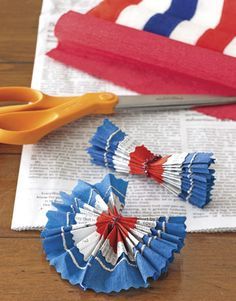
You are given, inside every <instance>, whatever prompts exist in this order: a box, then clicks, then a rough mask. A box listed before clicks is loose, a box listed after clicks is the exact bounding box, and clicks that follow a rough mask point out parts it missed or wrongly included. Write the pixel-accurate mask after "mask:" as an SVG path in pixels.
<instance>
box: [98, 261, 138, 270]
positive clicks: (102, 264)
mask: <svg viewBox="0 0 236 301" xmlns="http://www.w3.org/2000/svg"><path fill="white" fill-rule="evenodd" d="M95 259H96V260H97V262H98V263H99V264H100V265H101V267H102V268H103V269H104V270H106V271H108V272H113V271H114V270H115V269H116V268H117V267H118V265H119V264H120V263H121V262H122V261H127V263H128V264H129V265H130V266H132V267H137V265H136V264H132V263H130V262H129V261H128V259H127V258H125V257H123V258H122V259H121V260H120V261H119V262H118V263H117V265H115V266H114V268H108V267H106V266H105V265H104V263H103V262H102V261H101V259H100V258H99V257H95Z"/></svg>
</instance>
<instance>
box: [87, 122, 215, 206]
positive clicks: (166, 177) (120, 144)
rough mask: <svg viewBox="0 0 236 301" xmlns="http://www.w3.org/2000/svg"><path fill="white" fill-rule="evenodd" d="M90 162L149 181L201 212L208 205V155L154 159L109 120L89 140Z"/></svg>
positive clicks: (211, 178) (210, 175)
mask: <svg viewBox="0 0 236 301" xmlns="http://www.w3.org/2000/svg"><path fill="white" fill-rule="evenodd" d="M90 143H91V147H90V148H88V153H89V155H90V156H91V159H92V162H93V163H95V164H97V165H100V166H105V167H108V168H111V169H112V170H115V171H117V172H121V173H126V174H128V173H130V174H139V175H145V176H148V177H151V178H152V179H153V180H154V181H156V182H157V183H159V184H161V185H162V186H164V187H165V188H166V189H168V190H169V191H170V192H171V193H173V194H175V195H177V196H178V197H179V198H180V199H182V200H184V201H187V202H189V203H191V204H192V205H194V206H197V207H199V208H203V207H204V206H205V205H207V204H208V203H209V202H210V201H211V196H212V189H213V186H214V181H215V177H214V172H215V171H214V169H213V168H212V164H213V163H214V161H215V159H214V158H213V154H212V153H204V152H194V153H187V152H185V153H179V154H171V155H164V156H162V155H159V154H158V155H155V154H153V153H152V152H151V151H150V150H149V149H148V148H146V147H145V146H144V145H141V144H140V143H138V142H137V141H135V140H134V139H133V138H132V137H130V136H129V135H127V134H126V133H125V132H123V131H122V130H121V129H120V128H119V127H118V126H116V125H115V124H113V123H112V122H111V121H110V120H108V119H105V120H104V122H103V124H102V125H101V126H99V127H98V128H97V131H96V133H95V134H94V136H93V137H92V139H91V140H90Z"/></svg>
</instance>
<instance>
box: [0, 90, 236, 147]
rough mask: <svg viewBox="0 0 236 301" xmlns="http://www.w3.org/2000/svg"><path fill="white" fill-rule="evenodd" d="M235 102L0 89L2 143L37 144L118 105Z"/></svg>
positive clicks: (232, 99)
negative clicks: (81, 120) (51, 94)
mask: <svg viewBox="0 0 236 301" xmlns="http://www.w3.org/2000/svg"><path fill="white" fill-rule="evenodd" d="M230 103H236V97H220V96H219V97H218V96H207V95H198V96H196V95H195V96H194V95H131V96H130V95H126V96H117V95H115V94H113V93H108V92H98V93H86V94H84V95H81V96H68V97H58V96H49V95H46V94H44V93H42V92H40V91H38V90H34V89H31V88H28V87H3V88H0V143H7V144H34V143H36V142H37V141H38V140H40V139H41V138H42V137H44V136H45V135H47V134H48V133H50V132H51V131H53V130H55V129H57V128H59V127H61V126H63V125H65V124H67V123H69V122H72V121H74V120H76V119H79V118H81V117H83V116H87V115H94V114H112V113H114V112H115V107H116V109H119V108H144V107H158V108H159V109H160V110H175V109H189V108H192V107H194V106H211V105H219V104H230Z"/></svg>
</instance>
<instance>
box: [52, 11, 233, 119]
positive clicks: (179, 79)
mask: <svg viewBox="0 0 236 301" xmlns="http://www.w3.org/2000/svg"><path fill="white" fill-rule="evenodd" d="M55 35H56V37H57V38H58V46H57V47H56V48H55V49H53V50H51V51H50V52H49V53H48V55H49V56H50V57H52V58H54V59H56V60H58V61H60V62H62V63H64V64H66V65H69V66H72V67H75V68H78V69H80V70H82V71H85V72H87V73H89V74H92V75H95V76H97V77H100V78H104V79H107V80H109V81H112V82H113V83H115V84H118V85H120V86H124V87H126V88H128V89H131V90H134V91H137V92H139V93H142V94H215V95H227V96H229V95H236V60H235V58H233V57H230V56H226V55H223V54H221V53H218V52H216V51H212V50H209V49H204V48H201V47H195V46H192V45H187V44H184V43H181V42H177V41H174V40H170V39H168V38H166V37H162V36H160V35H157V34H153V33H150V32H145V31H140V30H136V29H133V28H129V27H126V26H122V25H119V24H115V23H112V22H110V21H106V20H103V19H99V18H96V17H94V16H92V15H82V14H80V13H76V12H72V11H70V12H68V13H66V14H65V15H63V16H62V17H61V18H60V19H59V21H58V22H57V25H56V28H55ZM219 66H220V68H219ZM204 110H205V111H207V110H206V109H204ZM209 110H211V109H209ZM208 113H209V111H208ZM235 115H236V114H235ZM218 117H219V116H218ZM231 117H232V116H231ZM234 117H235V119H236V116H234ZM233 119H234V118H233Z"/></svg>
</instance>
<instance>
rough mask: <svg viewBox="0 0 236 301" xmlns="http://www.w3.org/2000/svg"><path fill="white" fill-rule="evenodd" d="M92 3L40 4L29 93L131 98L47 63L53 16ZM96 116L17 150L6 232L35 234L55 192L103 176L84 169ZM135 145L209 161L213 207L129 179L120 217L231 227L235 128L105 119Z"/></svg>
mask: <svg viewBox="0 0 236 301" xmlns="http://www.w3.org/2000/svg"><path fill="white" fill-rule="evenodd" d="M99 2H100V1H99V0H80V1H78V0H71V1H66V2H65V1H63V0H47V1H44V3H43V7H42V14H41V16H40V23H39V31H38V42H37V50H36V58H35V66H34V72H33V80H32V87H33V88H37V89H39V90H41V91H43V92H45V93H48V94H52V95H79V94H82V93H85V92H88V91H90V92H91V91H112V92H114V93H117V94H120V95H122V94H134V92H131V91H128V90H126V89H123V88H121V87H118V86H115V85H113V84H111V83H108V82H106V81H103V80H100V79H95V78H94V77H91V76H89V75H87V74H85V73H82V72H79V71H78V70H75V69H72V68H69V67H65V66H64V65H62V64H60V63H58V62H55V61H53V60H52V59H50V58H48V57H47V56H46V55H45V53H46V52H47V51H48V50H49V49H51V48H52V47H54V46H55V45H56V40H55V38H54V36H53V28H54V25H55V22H56V20H57V19H58V17H59V16H60V15H61V14H63V13H65V12H67V11H68V10H70V9H72V10H75V11H79V12H82V13H84V12H86V11H87V10H88V9H90V8H91V7H93V6H95V5H96V4H97V3H99ZM103 118H104V116H90V117H86V118H83V119H81V120H78V121H76V122H74V123H72V124H69V125H66V126H64V127H63V128H61V129H59V130H57V131H55V132H53V133H52V134H50V135H48V136H47V137H45V138H43V139H42V140H41V141H40V142H39V143H38V144H36V145H26V146H24V148H23V153H22V158H21V165H20V172H19V178H18V185H17V192H16V198H15V207H14V214H13V220H12V229H15V230H23V229H40V228H43V226H44V225H45V223H46V221H47V219H46V212H47V210H48V209H49V208H50V204H51V201H52V200H54V199H56V198H58V193H59V191H66V192H70V191H71V189H72V188H73V187H74V186H75V184H76V182H77V180H78V179H79V178H80V179H83V180H85V181H88V182H90V183H95V182H97V181H100V180H101V179H102V177H103V176H104V175H105V174H106V173H107V172H108V170H106V169H104V168H102V167H98V166H94V165H92V164H91V163H90V159H89V156H88V155H87V153H86V148H87V147H88V140H89V139H90V137H91V136H92V135H93V133H94V132H95V130H96V127H97V126H98V125H100V124H101V122H102V120H103ZM109 118H110V119H111V120H112V121H113V122H115V123H116V124H117V125H119V126H120V127H121V128H123V129H124V130H125V131H126V132H127V133H129V135H131V136H133V137H134V138H135V139H136V140H138V141H140V142H141V143H144V144H145V145H147V146H148V147H149V148H150V149H151V150H153V151H154V152H156V153H161V154H171V153H174V152H181V151H188V152H191V151H210V152H211V151H212V152H214V154H215V157H216V158H217V161H216V162H217V163H216V164H215V168H216V177H217V181H216V186H215V190H214V193H213V201H212V202H211V203H210V204H209V205H208V206H207V207H206V208H205V209H204V210H202V209H198V208H195V207H193V206H192V205H189V204H186V203H185V202H183V201H181V200H179V199H178V198H176V197H175V196H173V195H172V194H171V193H169V192H168V191H166V190H165V189H163V188H162V187H160V186H159V185H157V184H156V183H154V182H153V181H152V180H150V179H146V178H144V177H139V176H125V175H122V174H117V175H116V176H119V177H123V178H125V179H128V180H129V187H128V192H127V198H126V207H125V210H124V214H129V215H137V216H145V217H147V216H153V217H154V216H159V215H177V214H178V215H186V216H187V229H188V231H220V230H235V228H236V185H235V179H236V152H235V150H236V123H235V122H232V121H218V120H216V119H215V118H212V117H208V116H204V115H202V114H199V113H196V112H193V111H176V112H171V111H166V112H158V110H153V108H152V109H151V110H148V109H147V110H145V111H143V110H140V109H135V110H123V111H122V112H120V113H118V114H115V115H113V116H109Z"/></svg>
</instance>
